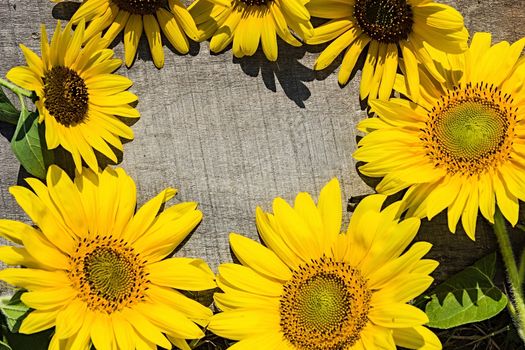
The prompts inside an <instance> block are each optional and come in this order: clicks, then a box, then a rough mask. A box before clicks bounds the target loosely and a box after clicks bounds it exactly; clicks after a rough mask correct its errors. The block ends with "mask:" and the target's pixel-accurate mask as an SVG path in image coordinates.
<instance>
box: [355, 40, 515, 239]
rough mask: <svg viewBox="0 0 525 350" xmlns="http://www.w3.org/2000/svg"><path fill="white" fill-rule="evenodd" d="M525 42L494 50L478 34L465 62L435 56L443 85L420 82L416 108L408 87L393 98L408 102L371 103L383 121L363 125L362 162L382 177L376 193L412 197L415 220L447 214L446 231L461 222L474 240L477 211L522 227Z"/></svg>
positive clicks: (401, 82) (402, 84) (401, 86)
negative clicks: (400, 193)
mask: <svg viewBox="0 0 525 350" xmlns="http://www.w3.org/2000/svg"><path fill="white" fill-rule="evenodd" d="M524 46H525V38H523V39H521V40H519V41H518V42H516V43H514V44H512V45H510V44H509V43H508V42H505V41H503V42H500V43H498V44H496V45H493V46H491V36H490V34H489V33H477V34H475V36H474V37H473V39H472V43H471V45H470V48H469V49H468V50H467V51H466V53H465V54H462V55H444V54H443V55H442V56H441V57H440V56H439V53H438V52H436V53H435V57H436V58H437V59H438V60H439V61H440V64H439V65H438V66H439V67H440V70H441V74H442V75H443V76H445V77H446V78H447V79H446V81H445V82H444V83H438V82H437V81H435V80H433V79H432V78H431V77H430V76H428V75H426V74H423V73H422V74H421V78H422V79H421V90H420V92H418V93H417V94H418V95H419V96H421V98H420V99H419V100H418V102H417V103H415V101H414V99H413V98H412V97H413V94H412V90H411V87H410V83H409V81H408V79H407V78H405V77H403V76H401V75H400V76H398V79H397V80H396V85H395V89H396V90H397V91H399V92H400V93H401V94H403V95H405V96H407V97H408V98H409V99H411V100H412V101H410V100H408V101H407V100H405V99H399V98H395V99H392V100H390V101H389V102H386V101H379V100H375V101H371V102H370V105H371V110H372V111H373V112H374V113H376V114H377V117H374V118H370V119H368V120H364V121H362V122H361V123H360V124H359V125H358V128H359V129H360V130H361V131H365V132H368V133H369V134H368V135H366V136H365V137H364V138H363V139H362V140H361V141H360V142H359V145H358V146H359V149H358V150H357V151H356V152H355V153H354V157H355V158H356V159H357V160H360V161H363V162H366V163H367V164H365V165H363V166H361V167H360V168H359V170H360V171H361V172H362V173H363V174H365V175H367V176H374V177H384V178H383V180H382V181H381V182H380V183H379V185H378V186H377V188H376V189H377V191H378V192H380V193H384V194H393V193H395V192H398V191H400V190H403V189H405V188H407V189H408V191H407V192H406V194H405V196H404V201H405V206H406V207H407V208H408V215H416V216H419V217H428V218H429V219H431V218H432V217H434V216H435V215H437V214H438V213H439V212H441V211H442V210H444V209H446V208H448V227H449V229H450V231H452V232H455V230H456V226H457V223H458V221H459V218H460V217H461V222H462V224H463V228H464V229H465V231H466V233H467V235H468V236H469V237H470V238H471V239H475V231H476V219H477V215H478V208H479V210H480V211H481V214H482V215H483V216H484V217H485V218H486V219H487V220H489V221H490V222H491V223H493V222H494V212H495V206H496V205H497V206H498V208H499V209H500V210H501V212H502V213H503V215H504V216H505V218H506V219H507V220H508V221H509V222H510V223H511V224H512V225H515V224H516V222H517V220H518V199H521V200H525V147H524V144H525V127H524V125H525V123H524V119H525V85H524V84H523V81H524V78H525V59H524V58H522V59H520V58H519V57H520V54H521V52H522V50H523V47H524Z"/></svg>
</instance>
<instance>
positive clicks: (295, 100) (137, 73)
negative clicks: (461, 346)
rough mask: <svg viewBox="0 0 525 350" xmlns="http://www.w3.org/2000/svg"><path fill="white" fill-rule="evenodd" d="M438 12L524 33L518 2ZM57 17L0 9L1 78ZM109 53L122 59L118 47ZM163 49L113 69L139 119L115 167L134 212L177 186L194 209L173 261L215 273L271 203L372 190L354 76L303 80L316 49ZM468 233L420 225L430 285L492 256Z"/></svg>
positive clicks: (24, 4)
mask: <svg viewBox="0 0 525 350" xmlns="http://www.w3.org/2000/svg"><path fill="white" fill-rule="evenodd" d="M448 3H449V4H452V5H454V6H456V7H457V8H459V9H460V10H461V11H462V12H463V13H464V14H465V16H466V23H467V25H468V27H469V29H470V30H471V31H482V30H483V31H491V32H493V33H494V39H495V40H509V41H514V40H516V39H518V38H520V37H522V36H525V26H523V23H524V22H525V10H524V9H525V1H523V0H518V1H511V0H493V1H478V0H457V1H449V2H448ZM68 6H70V5H68ZM68 9H70V7H67V6H66V7H64V5H63V4H59V5H55V4H53V3H51V2H49V1H48V0H2V1H1V2H0V23H2V26H1V27H0V52H1V59H0V75H1V76H4V75H5V73H6V72H7V71H8V69H9V68H11V67H12V66H15V65H22V64H25V61H24V59H23V55H22V53H21V51H20V50H19V48H18V44H19V43H23V44H24V45H26V46H28V47H29V48H31V49H33V50H35V51H37V52H38V51H39V43H40V34H39V33H40V23H45V24H46V25H47V27H48V32H49V33H51V32H52V28H53V27H54V25H55V24H56V18H53V15H54V16H55V17H58V18H60V17H64V16H67V12H68ZM114 48H115V51H116V54H117V56H119V57H122V56H123V50H122V49H123V46H122V43H118V44H116V46H115V47H114ZM164 51H165V54H166V64H165V68H163V69H162V70H157V69H156V68H155V67H154V66H153V64H152V62H151V58H150V54H149V52H148V49H147V44H146V42H145V41H144V40H143V41H142V42H141V46H140V49H139V58H138V59H137V61H136V62H135V64H134V66H133V67H132V68H131V69H129V70H128V69H126V68H125V67H123V68H121V69H120V70H119V73H120V74H123V75H126V76H129V77H130V78H131V79H132V80H133V81H134V82H135V84H134V86H133V87H132V89H131V91H133V92H135V93H136V94H138V96H139V100H140V103H139V105H138V109H139V110H140V112H141V114H142V117H141V119H140V120H139V121H138V122H137V123H136V124H135V125H134V126H133V129H134V131H135V135H136V136H135V140H134V141H133V142H130V143H128V144H126V145H125V153H124V161H123V163H122V166H123V167H124V168H125V169H126V171H127V172H128V173H129V174H130V175H132V176H133V178H134V179H135V181H136V183H137V187H138V194H139V203H143V202H144V201H146V200H147V199H149V198H151V197H152V196H154V195H155V194H156V193H158V192H159V191H160V190H162V189H163V188H165V187H167V186H173V187H176V188H179V189H180V193H179V194H178V195H177V198H178V200H181V201H198V202H199V203H200V209H201V210H202V211H203V212H204V219H203V221H202V223H201V224H200V226H199V227H198V228H197V230H196V231H195V232H194V233H193V234H192V236H191V237H190V239H188V240H187V242H186V243H185V245H184V246H183V247H182V248H181V249H180V251H179V252H178V254H181V255H187V256H195V257H201V258H204V259H206V260H207V261H208V262H209V263H210V265H211V266H212V268H214V269H215V268H216V266H217V265H218V263H219V262H224V261H230V260H231V256H230V250H229V248H228V240H227V237H228V233H229V232H231V231H234V232H239V233H242V234H245V235H247V236H250V237H256V236H257V232H256V228H255V222H254V212H255V208H256V206H257V205H260V206H262V207H263V208H264V209H270V208H271V202H272V200H273V198H275V197H276V196H281V197H283V198H285V199H286V200H289V201H291V200H292V199H293V198H294V197H295V195H296V194H297V193H298V192H299V191H307V192H310V193H313V194H317V193H318V192H319V190H320V189H321V188H322V186H323V185H324V184H325V183H326V182H327V181H328V180H329V179H330V178H332V177H334V176H336V177H338V178H339V179H340V181H341V183H342V187H343V191H344V199H343V200H344V202H345V203H346V201H347V199H348V198H350V197H351V196H359V195H364V194H367V193H371V192H372V190H371V188H370V187H368V186H367V185H366V184H365V183H364V182H363V180H362V179H361V178H360V177H359V176H358V175H357V172H356V164H355V161H354V160H353V159H352V156H351V155H352V152H353V151H354V150H355V148H356V138H357V136H358V134H357V132H356V129H355V125H356V123H357V122H358V121H359V120H360V119H362V118H364V117H365V114H364V112H362V111H361V109H360V106H359V103H358V81H359V74H357V76H356V77H355V78H354V79H353V80H352V81H351V82H350V83H349V84H348V85H347V86H345V87H344V88H340V87H339V85H338V84H337V75H336V74H337V69H335V71H334V68H335V67H332V68H331V69H329V70H328V71H323V72H314V71H312V69H311V67H312V65H313V62H314V60H315V58H316V57H317V55H318V53H319V52H320V48H319V47H301V48H291V47H287V46H284V45H280V48H279V55H280V58H279V60H278V61H277V62H276V63H270V62H267V61H266V60H265V59H264V57H263V55H262V54H261V53H257V54H256V55H255V56H254V57H251V58H246V59H235V58H233V57H232V54H231V51H226V52H224V53H221V54H218V55H211V54H210V53H209V49H208V43H202V44H200V45H198V44H195V45H193V47H192V51H191V53H190V54H189V55H186V56H182V55H178V54H176V53H173V52H172V51H171V49H170V48H168V47H165V48H164ZM0 133H1V134H2V135H3V137H0V164H2V165H1V173H2V175H1V176H0V216H1V217H2V218H8V219H17V220H22V221H27V220H28V219H27V218H26V216H25V215H24V213H23V212H22V211H21V210H20V209H19V208H18V206H17V205H16V203H15V202H14V200H13V199H12V197H11V196H10V195H9V193H8V187H9V186H11V185H13V184H15V183H16V182H17V179H18V176H19V175H18V173H19V165H18V162H17V160H16V158H15V157H14V156H13V154H12V153H11V150H10V147H9V142H8V140H9V138H10V135H11V134H12V128H11V127H9V126H6V125H0ZM349 215H350V214H349V213H348V215H346V216H345V222H348V218H349ZM478 224H479V232H478V234H477V236H478V241H477V242H471V241H470V240H469V239H468V238H467V237H466V236H465V234H464V233H462V232H459V233H458V234H456V235H455V236H452V235H450V234H449V233H448V230H447V228H446V218H445V217H444V216H443V215H440V216H439V217H438V218H436V219H435V220H434V221H432V223H428V222H425V223H424V224H423V227H422V230H421V234H420V236H419V239H424V240H428V241H431V242H432V243H434V245H435V247H434V249H433V250H432V252H431V253H430V256H431V257H434V258H438V259H439V260H440V261H441V262H442V265H441V267H440V268H439V270H438V272H437V273H436V276H437V278H438V279H441V278H443V276H445V275H447V274H449V273H452V272H454V271H457V270H460V269H462V268H463V267H465V266H466V265H468V264H470V263H472V262H473V261H475V260H476V259H478V258H479V257H480V256H482V255H484V254H485V253H487V252H489V251H491V250H493V249H494V248H495V243H494V239H493V238H492V234H491V230H490V227H489V226H488V225H487V224H486V223H485V222H484V221H483V220H481V219H480V220H479V223H478Z"/></svg>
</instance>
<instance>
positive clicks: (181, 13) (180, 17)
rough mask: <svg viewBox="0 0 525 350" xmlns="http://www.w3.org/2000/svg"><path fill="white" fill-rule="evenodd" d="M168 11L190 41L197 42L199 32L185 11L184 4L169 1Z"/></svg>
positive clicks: (173, 0)
mask: <svg viewBox="0 0 525 350" xmlns="http://www.w3.org/2000/svg"><path fill="white" fill-rule="evenodd" d="M169 5H170V9H171V11H172V12H173V14H174V15H175V18H176V19H177V23H178V24H179V25H180V26H181V27H182V29H183V30H184V32H185V33H186V35H188V36H189V37H190V38H191V39H192V40H194V41H198V40H199V37H200V35H199V31H198V30H197V26H196V25H195V20H194V19H193V17H192V16H191V14H190V13H189V11H188V10H187V9H186V7H185V6H184V4H183V3H182V2H180V1H179V0H169Z"/></svg>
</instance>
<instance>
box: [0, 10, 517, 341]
mask: <svg viewBox="0 0 525 350" xmlns="http://www.w3.org/2000/svg"><path fill="white" fill-rule="evenodd" d="M59 1H60V0H59ZM311 17H317V18H320V19H324V20H325V21H324V22H323V23H322V24H320V25H319V26H316V27H315V28H314V26H313V25H312V23H311ZM120 32H123V41H124V50H125V58H124V62H125V64H126V66H128V67H130V66H131V65H132V64H133V61H134V59H135V56H136V52H137V48H138V45H139V41H140V38H141V36H142V33H143V32H144V33H145V36H146V38H147V42H148V44H149V48H150V51H151V54H152V58H153V62H154V64H155V66H156V67H158V68H161V67H162V66H163V65H164V52H163V44H162V37H163V36H164V37H165V38H166V39H167V40H168V41H169V42H170V43H171V45H173V47H174V48H175V49H176V50H177V51H179V52H180V53H183V54H184V53H187V52H188V51H189V47H190V42H189V40H190V39H191V40H193V41H202V40H207V39H209V40H210V43H209V47H210V50H211V51H212V52H220V51H223V50H225V49H226V48H227V47H228V45H230V44H231V45H232V51H233V54H234V55H235V56H236V57H243V56H250V55H253V54H254V53H255V52H256V51H257V49H258V48H259V46H260V47H261V49H262V51H263V52H264V54H265V56H266V58H267V59H268V60H270V61H275V60H276V59H277V57H278V45H277V37H279V38H281V39H282V40H283V41H284V42H286V43H288V44H290V45H293V46H299V45H302V42H304V43H306V44H311V45H317V44H324V43H328V42H329V44H328V45H326V47H325V48H324V50H323V51H322V52H321V54H320V55H319V57H318V58H317V60H316V62H315V65H314V68H315V69H324V68H326V67H328V66H329V65H332V64H333V62H334V61H335V60H336V58H337V57H340V56H341V57H342V61H341V63H340V69H339V72H338V80H339V83H340V84H342V85H343V84H346V83H347V82H348V81H349V79H350V77H351V76H352V75H353V74H355V72H356V70H357V69H358V68H359V67H360V64H358V61H359V57H362V58H363V59H364V63H363V64H362V71H361V80H360V98H361V99H362V100H363V101H365V102H366V103H367V105H368V108H369V112H370V114H371V117H370V118H368V119H366V120H362V121H361V122H360V123H359V125H358V129H359V130H360V131H361V132H363V134H364V136H363V137H362V139H361V140H360V141H359V143H358V145H357V150H356V151H355V153H354V157H355V158H356V160H358V161H360V162H361V163H360V166H359V170H360V172H361V173H362V174H364V175H366V176H371V177H381V178H382V180H381V182H379V184H378V185H377V187H376V190H377V192H378V194H374V195H370V196H368V197H366V198H365V199H363V200H362V201H361V202H360V203H359V205H358V206H357V207H356V209H355V211H354V213H353V215H352V217H351V219H350V223H349V225H348V227H347V228H346V229H345V230H343V229H342V222H343V208H342V198H341V197H342V194H341V189H340V185H339V182H338V180H337V179H332V180H331V181H329V182H328V184H326V185H325V186H324V187H323V189H322V190H321V191H320V194H319V196H318V198H317V200H315V199H314V198H312V196H311V195H309V194H307V193H304V192H303V193H299V194H298V195H297V197H296V198H295V202H294V204H293V205H290V204H288V203H287V202H286V201H285V200H284V199H282V198H276V199H275V200H274V201H273V206H272V212H265V211H264V210H263V209H261V208H259V207H258V208H257V209H256V212H255V221H256V225H257V230H258V233H259V235H260V237H261V239H262V242H263V243H264V244H260V243H258V242H255V241H253V240H251V239H249V238H246V237H244V236H242V235H240V234H237V233H231V234H230V246H231V249H232V251H233V253H234V254H235V257H236V258H237V260H238V263H223V264H221V265H220V266H219V268H218V274H214V272H213V271H212V270H211V269H210V268H209V266H208V265H207V263H206V262H205V261H204V260H202V259H198V258H189V257H175V256H174V255H173V252H174V251H175V249H176V247H177V246H178V245H179V244H180V243H181V242H183V241H184V240H185V239H186V238H187V237H188V236H189V235H190V233H191V232H192V231H193V230H194V229H195V228H196V227H197V226H198V224H199V222H200V221H201V219H202V212H201V211H200V210H198V209H197V206H198V205H197V203H195V202H182V203H178V204H174V205H168V204H167V203H168V201H170V200H171V199H172V198H173V197H174V196H175V194H176V192H177V191H176V190H175V189H173V188H167V189H165V190H163V191H162V192H161V193H159V194H158V195H156V196H155V197H154V198H153V199H151V200H149V201H148V202H147V203H145V204H144V205H142V206H141V207H140V208H139V209H138V210H136V205H137V203H136V197H137V193H136V192H137V190H136V186H135V183H134V181H133V180H132V178H131V177H130V176H128V175H127V174H126V172H125V171H124V170H123V169H122V168H112V167H110V166H108V167H105V168H102V166H101V164H102V163H103V162H101V161H100V158H101V157H106V158H108V159H109V160H110V161H112V162H113V163H118V157H117V154H118V153H119V152H122V151H123V145H122V143H123V140H131V139H132V138H133V131H132V129H131V128H130V124H131V123H132V121H133V120H134V119H136V118H138V117H139V112H138V111H137V109H136V108H135V107H136V103H137V99H138V98H137V96H136V95H135V94H133V93H132V92H130V91H129V90H128V89H129V88H130V87H131V86H132V81H131V80H129V79H128V78H126V77H123V76H121V75H117V74H114V72H115V71H116V70H117V69H118V68H119V67H120V66H121V65H122V61H121V60H120V59H118V58H114V57H113V55H114V53H113V51H112V50H111V49H109V48H108V46H109V45H110V43H111V42H113V41H114V40H115V39H116V38H117V36H118V35H119V33H120ZM41 37H42V38H41V47H40V51H41V56H38V55H37V54H36V53H34V52H33V51H31V50H29V49H28V48H26V47H25V46H23V45H21V49H22V52H23V54H24V56H25V59H26V61H27V66H20V67H15V68H12V69H11V70H10V71H9V72H8V73H7V78H8V79H9V80H11V81H12V82H13V83H15V84H17V85H18V86H20V87H21V88H24V89H27V90H29V91H32V92H34V96H33V98H34V103H35V106H36V108H37V110H38V123H40V124H42V123H43V126H44V130H45V138H44V140H45V146H46V147H47V148H48V149H49V150H55V149H57V150H59V149H62V150H64V151H66V153H67V154H69V155H70V157H71V162H72V164H73V169H71V171H69V172H68V171H67V170H64V169H61V168H60V167H59V166H57V165H55V164H53V165H50V166H48V168H47V172H46V177H45V179H43V181H41V180H39V179H36V178H27V179H26V180H25V181H26V184H25V186H14V187H11V188H10V192H11V194H12V195H13V196H14V198H15V200H16V201H17V203H18V204H19V205H20V207H21V208H22V209H23V210H24V211H25V212H26V213H27V215H28V217H29V218H30V220H31V221H32V223H33V225H29V224H25V223H22V222H18V221H12V220H0V235H1V236H2V237H3V238H5V239H7V240H9V241H11V242H13V243H14V244H15V245H9V246H2V247H0V260H1V261H3V262H4V263H6V264H8V265H13V266H14V265H21V266H23V267H24V268H14V267H13V268H6V269H3V270H2V271H0V280H3V281H5V282H7V283H9V284H11V285H14V286H16V287H18V288H21V289H22V294H21V297H20V300H21V302H23V303H24V304H25V305H26V306H27V307H29V308H30V311H29V312H28V313H27V314H26V315H24V316H23V317H22V318H21V324H20V328H19V331H20V332H21V333H25V334H32V333H37V332H40V331H43V330H47V329H51V328H52V329H53V333H52V337H51V339H50V343H49V349H53V350H61V349H80V350H88V349H91V348H92V347H95V348H96V349H98V350H112V349H123V350H133V349H157V347H162V348H165V349H170V348H172V346H175V347H177V348H179V349H182V350H188V349H191V348H192V346H190V345H191V344H189V343H188V340H195V339H201V338H202V337H204V335H205V332H206V331H211V332H213V333H215V334H216V335H218V336H221V337H224V338H227V339H231V340H233V341H235V343H234V344H233V345H231V346H230V349H232V350H253V349H255V350H257V349H260V350H262V349H265V350H266V349H289V350H374V349H396V347H397V346H400V347H404V348H408V349H427V350H433V349H441V348H442V345H441V343H440V340H439V339H438V337H437V336H436V335H435V334H434V333H433V332H432V331H431V330H429V329H428V328H427V327H425V324H427V323H428V321H429V318H428V316H427V315H426V314H425V313H424V312H423V311H421V310H420V309H419V308H417V307H415V306H414V305H412V304H411V303H410V301H411V300H413V299H414V298H416V297H417V296H419V295H421V294H422V293H423V292H424V291H425V290H426V289H427V288H428V287H429V286H430V285H431V284H432V282H433V278H432V277H431V276H430V274H431V273H432V272H433V271H434V270H435V269H436V267H437V266H438V262H437V261H434V260H431V259H426V258H424V256H425V255H426V254H427V253H428V252H429V250H430V249H431V244H430V243H427V242H421V241H420V242H416V243H412V241H413V239H414V237H415V236H416V234H417V232H418V230H419V226H420V220H421V219H423V218H428V219H432V218H433V217H434V216H436V215H437V214H439V213H440V212H442V211H444V210H445V209H447V215H448V228H449V230H450V231H451V232H455V231H456V228H457V224H458V222H459V220H460V219H461V223H462V226H463V228H464V230H465V232H466V234H467V235H468V236H469V237H470V238H471V239H472V240H474V239H475V233H476V222H477V219H478V212H481V214H482V216H483V217H484V218H486V219H487V220H488V221H489V222H490V223H494V222H495V216H496V215H497V214H498V213H499V212H501V213H502V215H503V216H504V217H505V219H507V221H508V222H510V223H511V224H512V225H515V224H516V223H517V221H518V211H519V201H520V200H525V166H524V164H525V146H524V145H525V122H524V119H525V84H524V83H523V81H524V78H525V58H524V57H523V56H522V51H523V49H524V47H525V38H523V39H521V40H519V41H517V42H515V43H512V44H510V43H507V42H500V43H498V44H495V45H493V44H492V41H491V35H490V34H489V33H476V34H474V35H473V36H472V39H471V41H470V44H468V39H469V33H468V31H467V30H466V28H465V26H464V22H463V17H462V15H461V14H460V13H459V12H458V11H456V10H455V9H453V8H452V7H450V6H447V5H443V4H439V3H436V2H434V1H432V0H309V1H308V0H304V1H303V0H196V1H194V2H193V3H192V4H191V5H190V6H189V7H188V8H186V6H185V5H184V4H183V3H182V2H180V0H84V1H83V3H82V4H81V6H80V7H79V8H78V10H77V11H76V12H75V13H74V15H73V16H72V18H71V20H70V21H69V22H68V24H67V25H66V26H65V27H64V28H63V27H62V25H61V23H60V22H59V23H58V24H57V26H56V28H55V31H54V33H53V36H52V38H51V41H49V39H48V35H47V33H46V28H45V27H44V26H42V29H41ZM398 192H402V199H401V200H400V201H397V202H394V203H393V204H390V205H388V206H385V200H386V198H387V195H391V194H395V193H398ZM198 291H212V292H215V293H214V303H215V306H216V308H217V309H218V310H220V312H218V313H215V314H214V313H213V312H212V310H211V309H210V308H209V307H208V306H207V305H203V304H201V303H199V302H197V301H196V300H194V299H192V298H190V297H189V296H191V293H192V292H198ZM524 316H525V315H524ZM518 323H519V322H518Z"/></svg>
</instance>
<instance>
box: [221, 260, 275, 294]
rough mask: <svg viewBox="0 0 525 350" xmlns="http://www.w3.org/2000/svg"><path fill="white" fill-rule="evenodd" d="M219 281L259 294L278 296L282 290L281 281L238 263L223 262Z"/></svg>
mask: <svg viewBox="0 0 525 350" xmlns="http://www.w3.org/2000/svg"><path fill="white" fill-rule="evenodd" d="M218 282H221V283H227V284H228V285H230V286H233V287H235V288H236V289H239V290H243V291H246V292H249V293H253V294H259V295H266V296H273V297H278V296H280V295H281V292H282V284H281V283H278V282H276V281H274V280H272V279H269V278H265V277H263V276H262V275H259V274H258V273H256V272H255V271H253V270H252V269H250V268H248V267H246V266H242V265H238V264H230V263H227V264H221V265H220V266H219V281H218Z"/></svg>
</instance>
